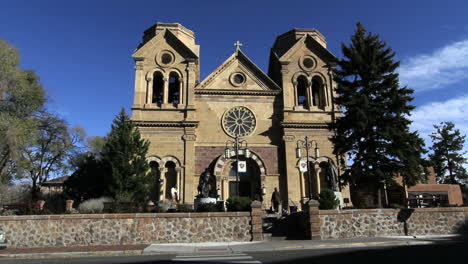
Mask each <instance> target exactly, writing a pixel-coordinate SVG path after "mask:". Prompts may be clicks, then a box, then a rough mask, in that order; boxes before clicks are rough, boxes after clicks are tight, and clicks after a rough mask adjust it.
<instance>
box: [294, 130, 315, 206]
mask: <svg viewBox="0 0 468 264" xmlns="http://www.w3.org/2000/svg"><path fill="white" fill-rule="evenodd" d="M312 143H315V149H314V154H315V156H314V158H315V159H317V158H318V157H319V156H320V150H319V148H318V145H317V141H315V140H309V137H308V136H305V138H304V140H298V141H297V147H296V157H297V158H301V149H302V148H305V150H306V158H307V180H308V181H309V199H312V181H311V180H310V159H309V149H310V148H311V147H312Z"/></svg>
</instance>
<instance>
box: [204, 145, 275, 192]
mask: <svg viewBox="0 0 468 264" xmlns="http://www.w3.org/2000/svg"><path fill="white" fill-rule="evenodd" d="M250 152H251V154H250V157H249V158H246V157H245V153H244V151H243V150H239V160H241V161H242V160H243V161H247V173H245V174H244V175H242V174H241V173H240V174H239V176H240V181H242V182H248V184H247V183H240V184H239V187H241V184H242V185H243V186H244V187H243V188H242V189H243V191H242V193H241V191H240V190H239V193H240V194H241V195H242V194H244V195H246V196H248V197H251V198H252V199H256V198H258V199H260V200H262V195H261V194H262V188H263V187H264V186H265V180H266V174H267V173H266V168H265V165H264V163H263V161H262V159H261V158H260V157H259V155H258V154H257V153H255V152H254V151H253V150H250ZM235 170H236V154H235V153H234V152H231V156H230V157H225V156H224V155H221V156H219V157H218V158H217V159H216V161H215V163H214V166H213V173H214V175H215V177H216V186H217V189H219V192H220V193H221V199H223V200H226V199H228V198H229V197H230V196H233V195H235V194H236V192H235V191H230V188H231V190H232V189H235V186H236V176H235V173H236V171H235ZM231 182H232V183H231ZM229 185H231V187H230V186H229ZM239 189H240V188H239ZM249 189H250V193H247V190H249ZM244 190H245V191H244ZM258 196H260V197H258Z"/></svg>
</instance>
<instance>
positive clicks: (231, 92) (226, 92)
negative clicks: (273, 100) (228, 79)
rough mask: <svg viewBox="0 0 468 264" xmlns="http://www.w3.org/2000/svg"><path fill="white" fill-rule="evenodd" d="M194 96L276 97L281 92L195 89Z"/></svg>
mask: <svg viewBox="0 0 468 264" xmlns="http://www.w3.org/2000/svg"><path fill="white" fill-rule="evenodd" d="M195 94H208V95H257V96H277V95H281V91H273V90H271V91H268V90H250V91H249V90H226V89H195Z"/></svg>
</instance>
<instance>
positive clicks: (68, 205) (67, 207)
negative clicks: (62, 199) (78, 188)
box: [65, 200, 73, 213]
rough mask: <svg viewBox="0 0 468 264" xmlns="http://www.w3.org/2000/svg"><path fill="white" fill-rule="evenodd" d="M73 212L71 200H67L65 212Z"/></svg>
mask: <svg viewBox="0 0 468 264" xmlns="http://www.w3.org/2000/svg"><path fill="white" fill-rule="evenodd" d="M72 210H73V200H67V201H66V204H65V212H67V213H71V211H72Z"/></svg>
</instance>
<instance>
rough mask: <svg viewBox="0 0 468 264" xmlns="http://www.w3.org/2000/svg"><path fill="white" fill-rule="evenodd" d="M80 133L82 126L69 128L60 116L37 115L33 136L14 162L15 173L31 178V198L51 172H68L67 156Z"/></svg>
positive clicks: (75, 147)
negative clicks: (35, 130)
mask: <svg viewBox="0 0 468 264" xmlns="http://www.w3.org/2000/svg"><path fill="white" fill-rule="evenodd" d="M84 136H85V135H84V130H83V129H82V128H80V127H77V128H72V129H69V128H68V126H67V124H66V122H65V121H64V120H63V119H61V118H59V117H57V116H55V115H53V114H50V113H45V112H43V113H41V114H40V115H39V116H38V117H37V132H36V133H35V136H34V139H33V140H32V143H31V144H28V145H26V147H24V148H23V149H22V151H21V158H20V159H19V160H18V162H17V163H16V172H17V174H18V175H19V176H24V177H28V178H29V179H30V180H31V194H32V198H33V199H35V198H37V197H38V194H39V191H40V186H41V184H42V183H44V182H45V181H47V180H48V179H49V177H50V176H51V175H53V174H55V175H57V174H60V173H66V172H68V170H69V168H70V167H69V164H70V162H69V161H70V158H71V157H73V156H74V155H76V152H78V151H79V149H80V144H82V142H83V138H84Z"/></svg>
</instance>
